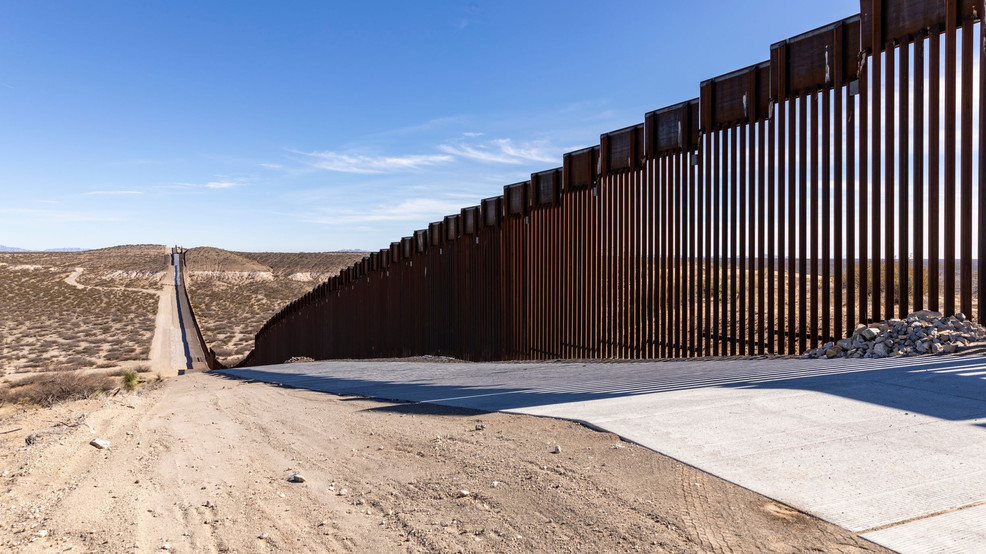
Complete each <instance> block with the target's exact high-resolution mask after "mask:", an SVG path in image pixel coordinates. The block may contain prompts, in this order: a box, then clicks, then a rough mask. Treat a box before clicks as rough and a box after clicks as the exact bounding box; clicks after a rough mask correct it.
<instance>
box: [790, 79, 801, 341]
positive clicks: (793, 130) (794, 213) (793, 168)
mask: <svg viewBox="0 0 986 554" xmlns="http://www.w3.org/2000/svg"><path fill="white" fill-rule="evenodd" d="M797 100H798V99H797V97H794V98H791V100H790V102H789V103H788V105H789V106H790V109H791V117H790V118H788V130H787V144H788V148H787V172H788V176H787V214H788V221H787V307H788V310H787V316H788V317H787V353H788V354H796V353H800V352H798V343H797V340H798V332H797V330H798V327H797V323H798V318H797V313H798V312H797V302H796V301H795V294H797V291H798V287H797V282H796V280H797V275H798V274H797V266H796V265H795V264H796V263H797V256H796V255H795V254H796V252H795V248H797V246H798V242H797V240H798V235H797V231H798V225H800V224H801V221H799V219H798V204H797V203H798V164H797V160H798V158H797V156H798V152H797V150H796V148H797V147H798V105H797V104H798V102H797ZM801 111H802V112H803V111H804V110H801ZM802 198H803V197H802Z"/></svg>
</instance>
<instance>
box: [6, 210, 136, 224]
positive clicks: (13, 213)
mask: <svg viewBox="0 0 986 554" xmlns="http://www.w3.org/2000/svg"><path fill="white" fill-rule="evenodd" d="M0 214H4V215H5V216H7V217H5V219H6V220H7V222H8V223H9V222H10V221H12V220H13V221H16V220H17V219H18V218H19V217H20V218H25V220H26V221H30V222H32V223H33V224H37V223H38V222H50V223H66V222H68V223H93V222H118V221H123V218H121V217H119V216H117V215H114V214H109V213H105V212H80V211H70V210H39V209H35V208H3V209H0Z"/></svg>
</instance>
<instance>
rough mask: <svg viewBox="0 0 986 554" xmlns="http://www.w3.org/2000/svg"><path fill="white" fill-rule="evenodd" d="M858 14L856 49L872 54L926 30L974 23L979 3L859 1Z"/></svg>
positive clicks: (964, 0) (968, 0)
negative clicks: (858, 36) (858, 35)
mask: <svg viewBox="0 0 986 554" xmlns="http://www.w3.org/2000/svg"><path fill="white" fill-rule="evenodd" d="M859 12H860V18H861V21H862V28H861V44H860V46H861V47H862V49H863V50H866V51H869V52H873V51H882V50H884V49H885V48H886V45H887V44H892V43H893V42H895V41H899V40H902V39H906V38H907V37H910V36H912V35H923V34H924V33H925V32H926V31H927V30H929V29H938V30H941V29H944V28H945V27H946V26H947V25H949V24H952V25H955V26H956V27H958V26H960V25H961V24H962V22H963V21H966V20H968V19H970V18H971V19H976V20H978V19H979V18H980V17H982V15H983V0H860V2H859ZM949 12H951V14H949Z"/></svg>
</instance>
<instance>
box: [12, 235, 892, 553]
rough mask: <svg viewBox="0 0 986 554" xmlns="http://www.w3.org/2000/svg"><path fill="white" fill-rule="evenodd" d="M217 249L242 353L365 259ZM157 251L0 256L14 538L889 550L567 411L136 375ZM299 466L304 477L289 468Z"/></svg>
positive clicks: (244, 545) (216, 310) (208, 279)
mask: <svg viewBox="0 0 986 554" xmlns="http://www.w3.org/2000/svg"><path fill="white" fill-rule="evenodd" d="M212 250H214V249H202V250H200V251H199V252H198V253H197V254H198V255H196V252H195V250H194V249H193V251H191V252H189V254H188V255H187V259H188V263H189V270H190V271H191V273H192V275H193V277H192V279H194V280H195V282H194V283H193V284H190V286H189V289H190V295H191V296H192V302H193V304H195V310H196V315H197V316H198V317H199V318H200V321H201V319H202V318H203V313H204V314H206V315H205V316H204V317H205V318H206V319H207V320H209V321H211V322H212V325H214V327H212V329H214V330H215V329H221V328H226V329H230V330H229V331H227V334H226V335H225V340H227V341H229V342H228V343H227V344H228V345H229V347H230V348H232V349H233V350H234V351H235V350H236V348H239V346H236V345H237V344H238V343H236V342H235V341H234V340H233V339H235V340H236V341H241V342H243V343H244V344H246V342H244V341H246V339H245V338H244V336H246V335H249V334H252V333H251V331H250V329H252V327H250V326H252V325H257V326H259V324H260V323H262V321H263V319H264V318H266V317H267V315H265V314H267V312H270V313H273V311H276V310H277V309H279V308H280V306H281V304H282V303H283V302H287V301H289V300H291V299H293V298H294V297H295V296H296V295H297V294H303V293H304V292H306V291H307V290H309V289H310V288H311V287H312V286H313V282H312V281H310V280H308V277H306V276H297V275H296V274H298V273H302V274H304V273H308V274H310V275H311V276H312V277H311V279H312V280H317V279H320V278H321V277H319V276H320V275H323V274H325V273H330V272H331V271H333V270H334V269H338V267H341V266H342V265H347V264H348V263H351V260H352V259H355V258H356V257H358V256H360V255H359V254H346V255H345V256H343V255H340V256H338V257H331V256H326V255H312V257H311V258H305V256H304V255H278V254H252V255H249V256H247V255H240V254H237V253H233V254H235V255H236V256H238V257H239V258H242V259H239V258H234V259H233V261H234V262H235V263H236V264H240V265H233V264H232V263H230V262H228V261H223V260H229V259H230V256H229V255H227V254H224V253H223V252H224V251H215V252H212ZM164 252H165V249H164V247H162V246H139V247H133V246H131V247H119V248H117V249H104V250H103V251H94V252H88V253H68V254H66V253H57V254H20V253H19V254H16V255H3V256H2V257H0V264H5V265H0V279H3V283H4V285H5V286H4V287H3V292H2V293H0V294H3V296H0V298H2V299H3V305H2V306H3V312H4V318H3V320H2V322H0V324H2V325H3V327H2V333H3V337H4V345H5V346H4V349H3V352H2V356H0V361H2V363H3V369H4V373H5V375H4V376H2V377H0V547H2V549H5V550H8V551H15V552H16V551H26V552H63V551H64V552H73V551H74V552H152V551H164V550H171V551H178V552H269V551H288V552H294V551H325V552H626V551H642V552H674V553H676V554H678V553H681V552H809V551H822V552H883V551H884V550H882V549H881V548H879V547H877V546H875V545H873V544H870V543H868V542H866V541H865V540H862V539H860V538H858V537H856V536H855V535H853V534H852V533H849V532H847V531H845V530H843V529H841V528H838V527H835V526H832V525H830V524H827V523H825V522H823V521H820V520H818V519H816V518H813V517H811V516H807V515H805V514H802V513H800V512H798V511H796V510H794V509H791V508H789V507H787V506H783V505H781V504H778V503H776V502H773V501H771V500H769V499H767V498H765V497H763V496H760V495H757V494H755V493H752V492H750V491H748V490H746V489H742V488H740V487H738V486H735V485H733V484H731V483H728V482H726V481H723V480H721V479H718V478H716V477H713V476H711V475H708V474H706V473H703V472H701V471H699V470H696V469H694V468H692V467H690V466H687V465H684V464H682V463H680V462H677V461H675V460H673V459H670V458H667V457H665V456H662V455H660V454H658V453H655V452H653V451H650V450H647V449H645V448H642V447H638V446H636V445H633V444H630V443H626V442H622V441H621V440H620V439H619V438H618V437H617V436H615V435H612V434H608V433H601V432H597V431H594V430H591V429H588V428H585V427H582V426H580V425H578V424H575V423H571V422H566V421H559V420H553V419H546V418H535V417H529V416H519V415H508V414H498V413H480V412H472V411H464V410H456V409H451V408H444V407H436V406H430V405H421V404H394V403H389V402H380V401H375V400H372V399H365V398H354V397H340V396H334V395H328V394H323V393H317V392H312V391H304V390H294V389H286V388H279V387H273V386H270V385H266V384H263V383H256V382H248V381H240V380H235V379H230V378H226V377H223V376H222V374H221V372H212V373H190V374H187V375H182V376H176V377H167V376H165V377H164V378H157V377H156V376H155V375H154V374H153V373H144V374H143V375H144V376H143V378H142V379H141V380H140V382H138V383H137V384H136V388H134V389H133V390H128V389H127V388H126V387H123V383H122V382H121V378H120V377H119V372H120V371H122V370H125V369H127V368H130V367H138V368H143V367H144V366H146V365H147V364H148V363H150V361H151V359H152V358H154V353H153V350H152V349H151V348H150V344H151V342H152V339H151V335H152V334H153V331H154V324H155V306H157V309H158V310H160V309H162V305H164V304H166V303H162V302H159V300H160V298H162V294H163V293H162V292H161V291H162V290H163V289H164V285H163V284H162V283H163V281H162V279H164V280H167V275H166V272H165V269H166V266H165V265H164V264H165V263H166V260H165V257H164ZM210 252H211V254H210ZM205 254H210V256H211V257H210V256H207V255H205ZM212 254H214V255H212ZM319 256H322V257H321V258H319ZM344 257H345V258H346V259H343V258H344ZM210 259H211V260H212V261H209V260H210ZM243 259H245V260H248V261H249V262H250V264H254V265H249V264H247V262H244V261H243ZM193 264H199V265H198V266H193ZM210 264H211V265H210ZM333 264H335V265H333ZM22 266H32V267H31V268H27V267H22ZM265 268H266V269H265ZM333 268H334V269H333ZM323 270H324V271H323ZM196 272H202V273H198V274H196ZM208 272H217V273H235V272H247V273H249V272H256V273H259V274H263V273H267V274H269V275H270V277H269V278H268V277H260V278H257V279H254V280H249V279H245V280H242V281H237V280H235V278H233V277H232V276H230V275H222V276H219V277H215V276H212V275H209V274H208ZM292 276H294V277H292ZM303 277H304V278H303ZM271 283H273V285H271ZM291 283H294V284H291ZM293 286H294V287H296V289H297V290H296V289H292V288H290V287H293ZM80 287H82V288H80ZM208 291H212V292H211V293H210V292H208ZM210 294H211V296H210ZM196 295H200V296H201V297H205V298H206V299H205V300H201V299H199V300H197V299H196ZM93 305H95V307H96V309H92V306H93ZM247 306H250V307H247ZM158 313H160V312H158ZM243 314H246V315H247V316H248V317H243V318H241V317H239V316H240V315H243ZM244 320H248V321H249V323H243V322H242V321H244ZM203 327H205V328H204V329H203V333H204V334H205V336H206V339H207V341H209V342H210V344H216V343H217V340H216V339H215V338H214V337H213V336H211V335H210V332H209V331H208V330H207V329H208V327H206V326H203ZM218 342H221V341H218ZM82 356H84V359H82V360H73V359H72V358H74V357H82ZM440 365H441V364H436V370H440V369H439V368H440ZM52 391H57V394H53V393H52ZM93 439H101V440H105V441H109V443H110V445H109V447H108V448H106V449H99V448H96V447H94V446H91V445H90V441H92V440H93ZM556 446H558V447H560V452H558V453H555V447H556ZM294 473H298V474H300V475H301V476H302V477H303V478H304V482H289V477H290V476H291V475H292V474H294Z"/></svg>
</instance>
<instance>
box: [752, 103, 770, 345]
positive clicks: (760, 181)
mask: <svg viewBox="0 0 986 554" xmlns="http://www.w3.org/2000/svg"><path fill="white" fill-rule="evenodd" d="M766 134H767V120H765V119H761V120H760V122H759V123H757V210H756V215H757V283H756V289H757V309H756V313H757V325H756V330H757V331H756V333H757V334H756V339H757V348H756V353H757V354H760V355H763V354H764V353H765V352H764V348H765V346H766V340H765V335H766V333H767V330H766V328H765V326H764V325H765V315H766V314H765V309H766V296H767V291H766V286H767V283H766V273H765V272H766V265H767V264H766V261H767V259H766V244H767V243H766V237H765V236H764V231H765V227H766V215H765V212H764V209H765V207H766V199H765V198H764V195H765V193H766V187H767V182H766V181H767V177H766V167H765V164H766V161H767V153H766V151H765V150H766V145H767V137H766ZM751 213H752V209H751ZM750 352H751V353H752V352H753V348H752V346H751V348H750Z"/></svg>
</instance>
